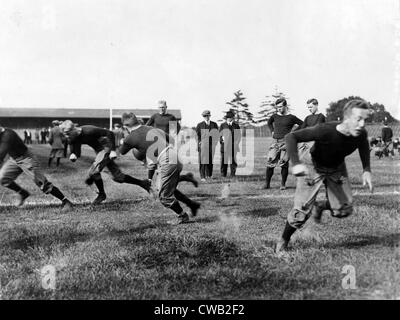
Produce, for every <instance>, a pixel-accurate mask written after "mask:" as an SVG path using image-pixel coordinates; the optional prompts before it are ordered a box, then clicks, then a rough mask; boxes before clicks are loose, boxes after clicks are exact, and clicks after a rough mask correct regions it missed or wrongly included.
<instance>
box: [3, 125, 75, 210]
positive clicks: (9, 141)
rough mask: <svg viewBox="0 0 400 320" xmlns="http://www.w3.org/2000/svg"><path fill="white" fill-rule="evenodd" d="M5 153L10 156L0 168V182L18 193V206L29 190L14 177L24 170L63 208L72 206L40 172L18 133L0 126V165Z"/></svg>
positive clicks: (33, 157) (21, 203)
mask: <svg viewBox="0 0 400 320" xmlns="http://www.w3.org/2000/svg"><path fill="white" fill-rule="evenodd" d="M7 154H8V155H9V156H10V158H9V159H8V160H7V161H6V162H5V163H4V164H3V166H2V167H1V169H0V183H1V185H2V186H4V187H6V188H8V189H11V190H13V191H15V192H17V193H18V194H19V197H20V199H19V203H18V204H17V205H18V206H22V205H23V204H24V201H25V199H26V198H28V197H29V192H28V191H26V190H25V189H23V188H21V187H20V186H19V185H18V184H17V183H16V182H15V179H17V177H18V176H19V175H20V174H21V173H22V172H24V173H25V174H26V175H28V176H29V177H30V178H32V179H33V181H34V182H35V184H36V185H37V186H38V187H39V188H40V189H41V190H42V191H43V192H44V193H46V194H51V195H52V196H54V197H56V198H57V199H59V200H61V201H62V209H63V210H69V209H71V208H72V203H71V202H70V201H69V200H68V199H67V198H66V197H65V196H64V194H63V193H62V192H61V191H60V190H59V189H58V188H57V187H56V186H54V185H53V184H52V183H51V182H50V181H48V180H47V178H46V177H45V176H44V174H43V173H42V172H41V170H40V169H39V164H38V161H37V159H36V157H35V156H34V155H33V154H32V152H31V151H30V150H29V149H28V147H27V146H26V145H25V144H24V143H23V141H22V139H21V138H20V137H19V136H18V134H17V133H16V132H15V131H14V130H12V129H8V128H3V127H0V165H1V164H2V162H3V160H4V158H5V157H6V155H7Z"/></svg>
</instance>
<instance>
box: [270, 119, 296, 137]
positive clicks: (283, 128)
mask: <svg viewBox="0 0 400 320" xmlns="http://www.w3.org/2000/svg"><path fill="white" fill-rule="evenodd" d="M295 124H297V125H299V126H300V125H302V124H303V121H301V120H300V119H299V118H297V117H296V116H294V115H292V114H287V115H282V116H280V115H278V114H274V115H272V116H271V118H269V119H268V127H269V129H270V130H271V132H273V133H274V135H273V136H272V137H273V138H274V139H283V138H284V137H285V135H287V134H288V133H289V132H290V131H291V130H292V128H293V126H294V125H295Z"/></svg>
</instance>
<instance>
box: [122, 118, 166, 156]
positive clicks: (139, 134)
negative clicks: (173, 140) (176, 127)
mask: <svg viewBox="0 0 400 320" xmlns="http://www.w3.org/2000/svg"><path fill="white" fill-rule="evenodd" d="M167 138H168V135H166V134H165V132H163V131H161V130H160V129H154V128H153V127H149V126H144V125H142V126H140V127H138V128H137V129H134V130H132V131H131V133H130V134H129V135H128V136H127V137H126V138H125V139H124V143H123V144H122V145H121V147H120V149H119V151H120V152H121V154H126V153H128V151H129V150H131V149H137V151H138V153H136V154H135V157H136V158H137V159H138V160H143V159H145V158H146V155H147V150H148V149H149V148H150V147H151V146H152V145H154V146H153V147H154V152H153V151H152V152H151V154H148V156H149V157H150V158H151V159H152V160H153V161H155V160H156V159H157V157H158V155H159V153H160V152H161V151H162V150H163V149H165V148H166V147H167V145H168V143H167Z"/></svg>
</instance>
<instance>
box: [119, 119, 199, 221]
mask: <svg viewBox="0 0 400 320" xmlns="http://www.w3.org/2000/svg"><path fill="white" fill-rule="evenodd" d="M122 124H123V126H124V127H125V128H126V129H127V130H128V131H129V132H130V133H129V135H128V136H127V137H126V138H125V139H124V141H123V143H122V145H121V147H120V152H121V154H126V153H128V151H129V150H131V149H133V151H134V152H133V154H134V156H135V157H136V158H137V159H140V160H141V159H144V158H147V159H148V162H152V163H154V164H155V165H158V167H159V171H160V173H159V174H160V180H161V185H160V188H159V198H160V201H161V203H162V204H163V205H164V206H165V207H166V208H170V209H171V210H173V211H174V212H175V213H176V214H177V215H178V219H177V220H176V222H173V223H174V224H182V223H187V222H189V216H188V214H187V213H186V212H185V211H183V209H182V207H181V205H180V204H179V201H181V202H183V203H185V204H186V205H187V206H188V207H189V208H190V210H191V213H192V215H193V216H196V214H197V211H198V209H199V208H200V204H199V203H197V202H195V201H193V200H191V199H189V198H188V197H187V196H186V195H184V194H183V193H182V192H180V191H179V190H178V189H177V186H178V183H179V180H180V173H181V171H182V168H183V165H182V164H181V163H180V161H179V160H178V152H177V151H176V150H175V149H174V148H173V147H172V145H170V144H169V143H167V140H166V138H165V137H166V135H165V132H163V131H161V130H160V129H155V128H153V127H150V126H147V125H141V124H140V123H139V121H138V120H137V118H136V116H135V114H134V113H132V112H131V113H124V114H123V115H122Z"/></svg>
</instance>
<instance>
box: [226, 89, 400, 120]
mask: <svg viewBox="0 0 400 320" xmlns="http://www.w3.org/2000/svg"><path fill="white" fill-rule="evenodd" d="M233 95H234V97H233V98H232V99H231V100H230V101H228V102H226V104H227V105H228V106H229V107H228V109H226V110H224V113H225V114H226V112H228V111H232V112H233V113H234V114H235V117H236V119H235V120H236V121H237V122H238V123H239V125H240V126H242V127H245V126H263V125H265V124H267V122H268V119H269V118H270V117H271V116H272V115H273V114H274V113H275V107H274V103H275V101H276V100H277V99H278V98H285V99H286V101H287V102H288V108H289V110H290V99H289V97H288V96H287V95H286V94H285V93H283V92H281V91H279V90H278V88H277V87H275V89H274V93H272V94H270V95H267V96H266V97H265V98H264V99H263V100H262V101H261V103H260V105H259V107H258V112H257V114H256V115H254V114H253V113H252V112H250V110H249V105H248V103H247V101H246V100H247V98H246V97H245V95H244V94H243V92H242V91H241V90H238V91H236V92H234V93H233ZM353 99H362V98H361V97H359V96H349V97H347V98H343V99H340V100H338V101H334V102H331V103H329V106H328V108H327V110H326V118H327V121H336V120H341V119H342V115H343V107H344V106H345V104H346V103H347V102H348V101H350V100H353ZM363 100H366V99H363ZM369 104H370V106H371V115H370V117H369V118H368V119H367V122H368V123H382V122H384V121H386V122H387V123H398V122H399V121H398V120H397V119H395V118H394V117H393V116H392V115H391V114H390V112H389V111H387V110H386V108H385V106H384V105H383V104H381V103H377V102H375V103H370V102H369Z"/></svg>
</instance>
